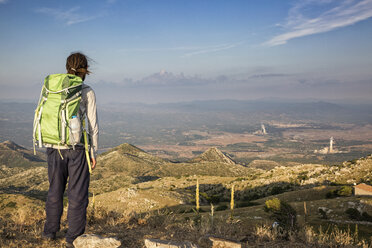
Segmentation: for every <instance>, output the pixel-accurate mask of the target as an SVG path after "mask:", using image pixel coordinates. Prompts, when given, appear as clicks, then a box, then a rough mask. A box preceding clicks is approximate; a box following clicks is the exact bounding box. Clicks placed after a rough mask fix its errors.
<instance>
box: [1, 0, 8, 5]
mask: <svg viewBox="0 0 372 248" xmlns="http://www.w3.org/2000/svg"><path fill="white" fill-rule="evenodd" d="M7 2H8V0H0V4H2V3H7Z"/></svg>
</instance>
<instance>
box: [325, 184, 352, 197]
mask: <svg viewBox="0 0 372 248" xmlns="http://www.w3.org/2000/svg"><path fill="white" fill-rule="evenodd" d="M352 195H353V187H350V186H342V187H341V188H339V189H333V190H331V191H329V192H327V194H326V198H327V199H330V198H335V197H342V196H343V197H345V196H352Z"/></svg>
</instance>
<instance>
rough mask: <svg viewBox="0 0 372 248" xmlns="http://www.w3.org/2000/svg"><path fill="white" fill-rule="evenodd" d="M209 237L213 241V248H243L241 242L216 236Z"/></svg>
mask: <svg viewBox="0 0 372 248" xmlns="http://www.w3.org/2000/svg"><path fill="white" fill-rule="evenodd" d="M209 239H210V240H211V241H212V243H213V246H212V248H242V244H241V243H238V242H235V241H232V240H226V239H220V238H215V237H210V238H209Z"/></svg>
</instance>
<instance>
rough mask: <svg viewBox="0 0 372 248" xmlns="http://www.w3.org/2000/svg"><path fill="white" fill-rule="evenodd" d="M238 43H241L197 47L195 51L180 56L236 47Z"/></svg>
mask: <svg viewBox="0 0 372 248" xmlns="http://www.w3.org/2000/svg"><path fill="white" fill-rule="evenodd" d="M240 44H242V43H232V44H222V45H216V46H210V47H204V48H202V49H197V50H196V51H193V52H189V53H186V54H184V55H183V56H182V57H191V56H194V55H199V54H204V53H213V52H219V51H223V50H228V49H231V48H234V47H237V46H238V45H240Z"/></svg>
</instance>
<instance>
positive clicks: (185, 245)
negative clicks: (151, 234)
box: [145, 239, 198, 248]
mask: <svg viewBox="0 0 372 248" xmlns="http://www.w3.org/2000/svg"><path fill="white" fill-rule="evenodd" d="M145 246H146V247H147V248H198V246H197V245H195V244H193V243H191V242H188V241H187V242H176V241H169V240H160V239H145Z"/></svg>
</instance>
